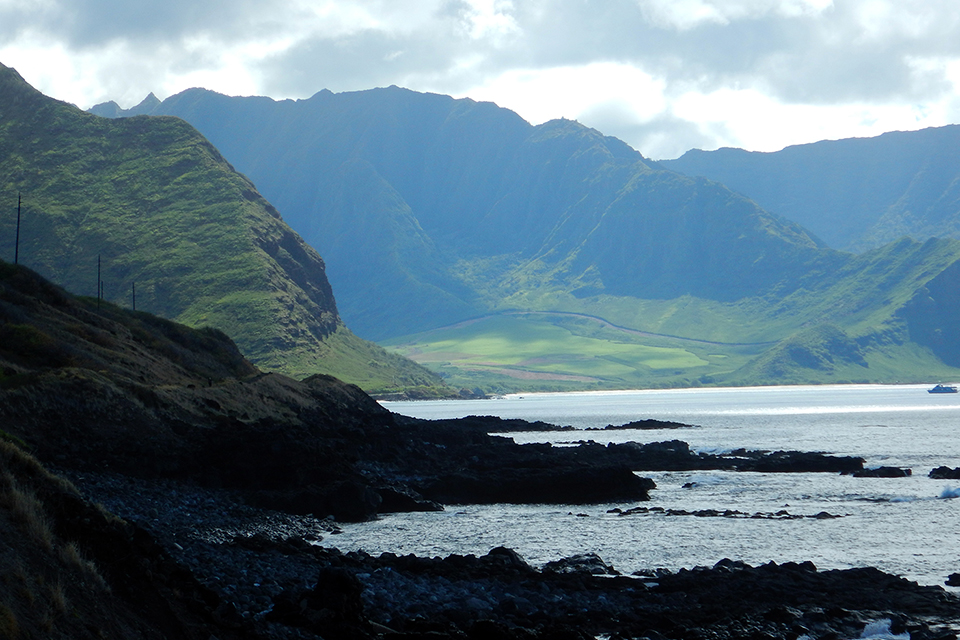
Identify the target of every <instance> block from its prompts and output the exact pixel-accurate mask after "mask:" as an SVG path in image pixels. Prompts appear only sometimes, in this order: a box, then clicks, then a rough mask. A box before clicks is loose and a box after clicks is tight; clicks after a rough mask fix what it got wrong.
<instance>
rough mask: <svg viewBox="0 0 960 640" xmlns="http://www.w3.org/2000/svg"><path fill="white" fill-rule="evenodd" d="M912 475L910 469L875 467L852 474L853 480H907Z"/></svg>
mask: <svg viewBox="0 0 960 640" xmlns="http://www.w3.org/2000/svg"><path fill="white" fill-rule="evenodd" d="M912 474H913V471H912V470H910V469H900V468H899V467H877V468H876V469H861V470H860V471H855V472H854V473H853V477H854V478H908V477H910V476H911V475H912Z"/></svg>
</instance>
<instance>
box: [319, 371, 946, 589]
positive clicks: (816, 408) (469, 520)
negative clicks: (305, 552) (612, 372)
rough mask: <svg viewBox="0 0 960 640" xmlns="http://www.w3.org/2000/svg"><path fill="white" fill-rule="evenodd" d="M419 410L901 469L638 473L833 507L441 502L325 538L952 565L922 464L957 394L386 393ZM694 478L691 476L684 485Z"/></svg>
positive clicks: (567, 437) (409, 549)
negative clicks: (420, 396) (640, 510)
mask: <svg viewBox="0 0 960 640" xmlns="http://www.w3.org/2000/svg"><path fill="white" fill-rule="evenodd" d="M383 404H384V406H386V407H387V408H389V409H390V410H392V411H395V412H397V413H401V414H404V415H409V416H416V417H421V418H433V419H437V418H449V417H462V416H466V415H471V414H472V415H497V416H501V417H504V418H524V419H527V420H543V421H545V422H550V423H554V424H558V425H570V426H573V427H575V428H577V429H586V428H591V427H603V426H606V425H608V424H615V425H617V424H623V423H626V422H630V421H632V420H638V419H642V418H659V419H663V420H672V421H677V422H682V423H685V424H689V425H691V427H690V428H683V429H669V430H654V431H647V430H644V431H612V432H593V431H591V432H584V433H577V432H559V433H558V432H554V433H546V434H544V433H533V434H530V433H524V434H507V435H509V436H510V437H512V438H514V440H516V441H517V442H521V443H523V442H543V441H548V442H553V443H556V444H565V443H573V442H577V441H580V440H594V441H596V442H601V443H605V442H624V441H630V440H632V441H636V442H641V443H645V442H656V441H661V440H673V439H679V440H684V441H686V442H688V443H689V444H690V445H691V447H693V448H694V449H695V450H698V451H705V452H723V451H730V450H733V449H737V448H740V447H744V448H747V449H761V450H778V449H786V450H801V451H822V452H827V453H834V454H839V455H856V456H860V457H863V458H864V459H865V460H866V464H867V466H880V465H892V466H899V467H909V468H911V469H912V470H913V474H914V475H913V476H912V477H909V478H894V479H874V478H853V477H850V476H840V475H834V474H808V473H803V474H764V473H737V472H690V473H676V472H673V473H644V474H643V475H645V476H649V477H651V478H653V479H654V480H655V481H656V483H657V487H658V488H657V489H656V490H655V491H653V492H651V496H652V500H651V501H650V502H647V503H643V505H642V506H645V507H662V508H663V509H664V510H669V509H673V510H681V509H682V510H686V511H695V510H702V509H715V510H720V511H723V510H734V511H740V512H743V513H746V514H755V513H762V514H773V513H777V512H780V511H784V510H785V511H787V512H788V513H789V514H792V515H803V516H812V515H815V514H818V513H820V512H824V511H826V512H828V513H830V514H834V515H838V516H842V517H839V518H834V519H813V518H803V519H761V518H748V517H736V518H727V517H698V516H692V515H666V514H665V513H662V512H660V513H657V512H651V513H647V514H636V515H630V516H618V515H616V514H611V513H607V511H608V510H609V509H612V508H614V507H619V508H620V509H624V510H625V509H627V508H630V507H633V506H638V505H636V504H605V505H595V506H587V507H584V506H556V505H550V506H542V505H534V506H527V505H524V506H513V505H494V506H459V507H458V506H453V507H448V508H447V510H446V511H444V512H441V513H426V514H424V513H417V514H395V515H388V516H383V517H382V518H381V519H379V520H378V521H376V522H372V523H363V524H356V525H345V526H344V527H343V533H342V534H340V535H337V536H331V537H329V538H328V539H327V540H326V541H325V542H324V544H329V545H330V546H336V547H338V548H340V549H341V550H344V551H348V550H352V549H363V550H365V551H367V552H370V553H380V552H383V551H392V552H394V553H415V554H418V555H447V554H450V553H474V554H478V555H480V554H484V553H486V552H487V551H489V550H490V549H491V548H493V547H495V546H499V545H504V546H507V547H511V548H513V549H516V550H517V551H518V552H519V553H520V554H521V555H523V556H524V557H525V558H526V559H527V560H528V561H529V562H531V563H533V564H542V563H544V562H547V561H550V560H555V559H558V558H561V557H564V556H569V555H573V554H576V553H582V552H585V551H593V552H596V553H598V554H599V555H600V556H601V557H603V558H604V560H606V561H607V562H608V563H610V564H613V565H614V566H615V567H616V568H617V569H619V570H620V571H621V572H625V573H629V572H633V571H637V570H643V569H653V568H657V567H664V568H669V569H673V570H676V569H679V568H681V567H688V568H689V567H693V566H697V565H707V566H709V565H713V564H714V563H716V562H717V561H718V560H720V559H722V558H731V559H736V560H743V561H745V562H748V563H750V564H759V563H763V562H767V561H770V560H774V561H777V562H786V561H797V562H799V561H803V560H812V561H813V562H814V563H815V564H816V565H817V566H818V567H819V568H821V569H830V568H848V567H855V566H868V565H869V566H876V567H879V568H880V569H883V570H884V571H888V572H890V573H894V574H898V575H902V576H904V577H906V578H909V579H911V580H916V581H918V582H920V583H922V584H943V581H944V580H945V579H946V577H947V576H948V575H949V574H951V573H954V572H960V500H957V499H955V498H956V497H960V481H942V480H931V479H929V478H928V477H927V474H928V473H929V471H930V469H932V468H934V467H938V466H941V465H946V466H949V467H951V468H953V467H960V437H958V436H960V394H943V395H933V394H928V393H927V392H926V387H924V386H912V385H905V386H881V385H837V386H809V387H802V386H798V387H754V388H735V389H682V390H664V391H616V392H614V391H610V392H586V393H554V394H524V395H511V396H506V397H503V398H497V399H491V400H470V401H426V402H385V403H383ZM687 483H695V484H694V486H693V487H692V488H683V485H685V484H687Z"/></svg>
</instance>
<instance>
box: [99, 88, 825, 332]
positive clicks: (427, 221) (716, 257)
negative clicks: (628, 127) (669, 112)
mask: <svg viewBox="0 0 960 640" xmlns="http://www.w3.org/2000/svg"><path fill="white" fill-rule="evenodd" d="M148 106H149V105H148ZM137 111H148V112H149V113H151V114H155V115H160V114H169V115H176V116H179V117H182V118H184V119H185V120H187V121H188V122H190V123H191V124H193V125H194V126H196V127H197V128H198V129H199V130H200V131H202V132H203V133H204V135H205V136H207V137H208V139H210V140H211V141H212V142H213V143H214V144H215V145H216V146H217V148H218V149H220V150H221V151H222V152H223V153H224V155H225V156H226V157H228V158H230V161H231V162H232V163H233V164H234V165H235V166H236V167H237V168H238V169H239V170H240V171H242V172H244V173H245V174H246V175H249V176H252V177H254V179H255V180H256V181H257V184H258V185H259V187H260V189H262V190H263V192H264V193H266V194H269V196H268V197H269V198H270V199H271V202H274V203H276V204H277V205H278V206H279V207H280V208H281V209H282V210H283V211H284V214H285V216H286V218H287V220H288V221H289V222H290V224H291V226H293V227H294V228H295V229H297V230H298V231H299V232H300V233H301V235H302V236H303V237H304V239H305V240H306V241H307V242H309V243H310V244H311V245H313V246H314V247H315V248H317V249H318V250H319V251H320V252H321V253H322V254H323V255H324V256H325V257H326V259H327V264H328V268H329V273H330V277H331V281H332V282H333V283H334V286H335V287H336V290H337V292H338V299H339V301H340V306H341V309H342V312H343V313H344V317H345V318H347V320H348V322H349V323H350V324H351V326H353V327H355V328H356V330H357V331H358V332H359V333H360V334H361V335H364V336H366V337H370V338H373V339H382V338H386V337H390V336H397V335H403V334H405V333H410V332H413V331H417V330H422V329H428V328H434V327H437V326H442V325H443V324H448V323H451V322H454V321H457V320H463V319H465V318H468V317H470V316H472V315H477V313H478V311H480V310H482V309H485V308H486V307H487V305H489V304H490V303H491V300H490V297H500V296H503V295H504V294H505V293H506V294H508V293H509V292H510V291H513V290H516V289H517V288H521V287H525V286H531V287H533V286H546V285H549V284H552V286H559V287H560V288H564V289H572V290H574V291H575V292H576V293H577V295H581V296H586V295H594V294H597V293H601V292H602V293H607V294H610V295H616V296H635V297H647V298H672V297H676V296H680V295H684V294H689V295H695V296H704V297H708V298H711V299H720V300H732V299H737V298H739V297H743V296H745V295H753V294H756V293H757V292H758V291H761V290H763V289H765V288H767V287H769V286H771V285H772V284H773V283H774V282H777V281H779V280H780V279H782V278H783V272H784V270H788V271H789V270H791V269H794V268H795V266H796V265H797V263H798V261H800V262H802V261H804V260H810V259H813V258H814V257H815V256H816V255H817V245H816V242H815V241H814V240H813V239H812V238H810V237H809V236H808V235H807V234H806V232H805V231H804V230H803V229H801V228H800V227H799V226H797V225H795V224H793V223H790V222H788V221H786V220H784V219H782V218H778V217H776V216H772V215H770V214H768V213H766V212H764V211H763V210H761V209H759V208H758V207H757V206H756V205H755V204H753V203H752V202H750V201H748V200H746V199H744V198H741V197H739V196H737V195H735V194H732V193H730V192H729V191H727V190H726V189H724V188H723V187H722V186H720V185H716V184H710V183H707V182H706V181H703V180H693V179H689V178H685V177H683V176H681V175H679V174H677V173H673V172H668V171H663V170H661V169H659V168H658V167H657V166H656V165H655V164H651V163H648V162H647V161H645V160H644V158H643V157H642V156H641V155H640V154H639V153H637V152H636V151H634V150H633V149H631V148H630V147H629V146H627V145H626V144H624V143H623V142H621V141H619V140H617V139H615V138H610V137H606V136H603V135H601V134H600V133H599V132H597V131H595V130H592V129H588V128H586V127H584V126H582V125H580V124H578V123H576V122H572V121H568V120H557V121H552V122H548V123H546V124H543V125H540V126H538V127H534V126H531V125H530V124H528V123H527V122H525V121H524V120H523V119H521V118H520V117H519V116H517V114H515V113H513V112H512V111H509V110H506V109H501V108H499V107H497V106H496V105H493V104H491V103H478V102H474V101H473V100H468V99H467V100H454V99H453V98H450V97H448V96H441V95H433V94H420V93H415V92H413V91H408V90H404V89H399V88H397V87H390V88H387V89H375V90H371V91H363V92H356V93H342V94H333V93H331V92H329V91H321V92H320V93H318V94H316V95H315V96H313V97H312V98H310V99H308V100H298V101H292V100H285V101H280V102H275V101H273V100H270V99H268V98H229V97H227V96H223V95H220V94H217V93H214V92H211V91H206V90H202V89H190V90H188V91H185V92H183V93H181V94H178V95H176V96H173V97H171V98H168V99H167V100H165V101H163V102H162V103H160V104H153V106H152V107H151V108H147V107H145V108H144V109H137ZM93 112H94V113H102V114H105V115H114V116H115V115H117V112H116V109H113V110H109V109H107V108H105V107H103V106H100V107H95V108H94V109H93ZM491 289H498V291H495V292H492V291H491ZM371 291H372V292H375V293H376V294H377V295H370V293H371Z"/></svg>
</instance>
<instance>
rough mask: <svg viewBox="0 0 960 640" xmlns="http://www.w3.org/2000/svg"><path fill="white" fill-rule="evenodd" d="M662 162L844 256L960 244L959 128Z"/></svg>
mask: <svg viewBox="0 0 960 640" xmlns="http://www.w3.org/2000/svg"><path fill="white" fill-rule="evenodd" d="M661 164H662V165H663V166H665V167H667V168H670V169H673V170H675V171H680V172H682V173H685V174H687V175H691V176H705V177H707V178H709V179H711V180H716V181H718V182H722V183H723V184H725V185H727V186H728V187H730V188H731V189H734V190H735V191H739V192H740V193H743V194H745V195H746V196H747V197H749V198H751V199H753V200H755V201H756V202H757V203H758V204H760V206H762V207H764V208H765V209H767V210H768V211H775V212H777V213H779V214H781V215H783V216H785V217H787V218H789V219H790V220H794V221H796V222H799V223H800V224H802V225H803V226H804V227H806V228H807V229H809V230H810V231H811V232H813V233H814V234H816V235H817V236H818V237H819V238H821V239H822V240H823V241H824V242H826V243H827V244H828V245H830V246H831V247H834V248H836V249H845V250H850V251H865V250H868V249H874V248H877V247H879V246H881V245H883V244H886V243H888V242H892V241H895V240H899V239H900V238H902V237H904V236H910V237H911V238H914V239H916V240H921V241H922V240H926V239H927V238H960V126H957V125H950V126H946V127H937V128H930V129H922V130H920V131H895V132H891V133H885V134H883V135H881V136H877V137H875V138H852V139H847V140H824V141H822V142H816V143H813V144H803V145H796V146H791V147H787V148H786V149H783V150H782V151H777V152H774V153H759V152H749V151H744V150H743V149H718V150H716V151H700V150H696V149H695V150H692V151H688V152H687V153H685V154H684V155H683V156H682V157H680V158H677V159H676V160H664V161H661Z"/></svg>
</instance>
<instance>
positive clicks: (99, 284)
mask: <svg viewBox="0 0 960 640" xmlns="http://www.w3.org/2000/svg"><path fill="white" fill-rule="evenodd" d="M102 293H103V280H101V279H100V254H99V253H98V254H97V311H100V297H101V294H102Z"/></svg>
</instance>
